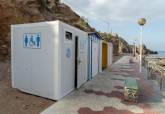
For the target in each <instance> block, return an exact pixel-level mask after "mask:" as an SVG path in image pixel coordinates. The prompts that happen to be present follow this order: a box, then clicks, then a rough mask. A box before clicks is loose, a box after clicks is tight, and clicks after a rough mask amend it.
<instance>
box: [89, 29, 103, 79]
mask: <svg viewBox="0 0 165 114" xmlns="http://www.w3.org/2000/svg"><path fill="white" fill-rule="evenodd" d="M88 37H89V39H88V80H91V79H92V78H93V77H94V76H96V75H97V74H98V73H99V72H101V56H102V55H101V41H102V38H101V36H100V35H99V34H98V33H97V32H92V33H88Z"/></svg>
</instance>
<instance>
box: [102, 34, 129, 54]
mask: <svg viewBox="0 0 165 114" xmlns="http://www.w3.org/2000/svg"><path fill="white" fill-rule="evenodd" d="M100 35H101V36H102V37H103V39H104V40H106V41H109V42H112V43H113V49H114V50H113V53H114V54H115V55H120V54H123V53H131V52H132V48H131V46H130V45H129V44H128V43H127V42H126V41H125V40H124V39H123V38H122V37H120V36H118V35H117V34H107V33H100Z"/></svg>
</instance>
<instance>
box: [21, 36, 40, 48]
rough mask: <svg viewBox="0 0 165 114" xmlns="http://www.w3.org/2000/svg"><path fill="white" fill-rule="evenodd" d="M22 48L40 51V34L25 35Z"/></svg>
mask: <svg viewBox="0 0 165 114" xmlns="http://www.w3.org/2000/svg"><path fill="white" fill-rule="evenodd" d="M23 46H24V48H31V49H40V48H41V34H40V33H25V34H24V35H23Z"/></svg>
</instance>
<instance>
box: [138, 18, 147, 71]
mask: <svg viewBox="0 0 165 114" xmlns="http://www.w3.org/2000/svg"><path fill="white" fill-rule="evenodd" d="M138 24H139V25H140V26H141V32H140V63H139V72H140V73H141V72H142V51H143V46H142V42H143V26H144V25H145V24H146V19H145V18H140V19H139V20H138Z"/></svg>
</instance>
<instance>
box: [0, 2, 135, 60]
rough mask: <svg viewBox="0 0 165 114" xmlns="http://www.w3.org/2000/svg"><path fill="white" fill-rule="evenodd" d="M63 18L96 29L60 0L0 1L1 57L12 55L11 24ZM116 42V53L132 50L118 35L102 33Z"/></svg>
mask: <svg viewBox="0 0 165 114" xmlns="http://www.w3.org/2000/svg"><path fill="white" fill-rule="evenodd" d="M57 19H58V20H61V21H64V22H66V23H68V24H70V25H73V26H75V27H78V28H80V29H81V30H84V31H87V32H93V31H95V29H94V28H92V27H91V26H90V25H89V24H88V23H87V22H86V21H85V20H86V19H85V18H83V17H80V16H79V15H77V14H76V13H75V12H74V11H72V9H71V8H70V7H68V6H67V5H65V4H63V3H60V1H59V0H1V2H0V59H1V56H2V57H4V58H6V57H9V56H10V25H11V24H20V23H21V24H22V23H32V22H43V21H52V20H57ZM101 36H103V38H104V39H105V40H108V41H111V42H113V44H114V54H122V53H129V52H131V51H132V49H131V48H130V46H129V44H128V43H127V42H126V41H125V40H123V38H122V37H119V36H118V35H112V34H106V33H101Z"/></svg>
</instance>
